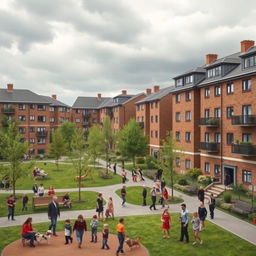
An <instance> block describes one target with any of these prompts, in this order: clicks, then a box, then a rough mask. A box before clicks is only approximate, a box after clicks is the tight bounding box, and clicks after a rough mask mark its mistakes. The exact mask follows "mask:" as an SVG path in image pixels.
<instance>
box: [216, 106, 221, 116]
mask: <svg viewBox="0 0 256 256" xmlns="http://www.w3.org/2000/svg"><path fill="white" fill-rule="evenodd" d="M220 115H221V111H220V108H215V109H214V117H215V118H220Z"/></svg>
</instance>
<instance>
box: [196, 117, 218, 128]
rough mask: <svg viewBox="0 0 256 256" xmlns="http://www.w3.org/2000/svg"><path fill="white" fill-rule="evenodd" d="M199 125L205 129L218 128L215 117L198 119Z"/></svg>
mask: <svg viewBox="0 0 256 256" xmlns="http://www.w3.org/2000/svg"><path fill="white" fill-rule="evenodd" d="M199 124H200V125H203V126H207V127H218V126H219V118H217V117H202V118H200V122H199Z"/></svg>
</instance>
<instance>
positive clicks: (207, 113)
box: [204, 108, 210, 118]
mask: <svg viewBox="0 0 256 256" xmlns="http://www.w3.org/2000/svg"><path fill="white" fill-rule="evenodd" d="M204 117H205V118H210V109H208V108H207V109H205V110H204Z"/></svg>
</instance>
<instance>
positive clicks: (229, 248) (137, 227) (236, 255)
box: [0, 214, 256, 256]
mask: <svg viewBox="0 0 256 256" xmlns="http://www.w3.org/2000/svg"><path fill="white" fill-rule="evenodd" d="M178 219H179V215H178V214H172V225H171V238H170V239H163V238H162V232H161V222H160V216H159V215H149V216H133V217H126V218H125V226H126V233H127V235H128V236H130V237H136V236H141V238H142V239H141V242H142V244H143V245H144V246H145V247H147V248H148V250H149V253H150V256H165V255H169V254H173V255H175V256H184V255H195V256H205V255H207V256H216V255H218V256H224V255H225V256H240V255H245V256H254V255H255V250H256V246H254V245H252V244H250V243H248V242H246V241H244V240H242V239H240V238H238V237H237V236H235V235H233V234H232V233H230V232H228V231H226V230H223V229H222V228H219V227H218V226H216V225H214V224H212V223H210V222H208V221H206V230H205V231H203V232H201V233H200V236H201V238H202V239H203V240H204V243H203V245H200V246H199V245H197V246H193V245H192V242H193V238H192V229H191V225H189V236H190V241H191V242H190V243H189V244H183V243H179V242H176V241H177V239H179V234H180V224H179V221H178ZM88 222H89V220H87V223H88ZM72 223H74V221H72ZM108 223H109V226H110V232H111V233H114V234H115V233H116V232H115V226H116V224H117V220H114V221H113V220H109V221H108ZM48 225H49V223H48V222H47V223H40V224H35V225H33V226H34V228H36V229H37V230H38V231H39V232H45V231H46V230H47V228H48ZM63 225H64V223H63V222H58V224H57V230H61V231H62V230H63ZM88 226H89V225H88ZM20 229H21V227H20V226H16V227H8V228H1V229H0V237H4V238H5V239H1V240H0V249H1V250H2V249H3V248H4V247H5V246H6V245H8V244H9V243H11V242H12V241H15V240H17V239H19V238H20ZM98 230H99V231H101V230H102V222H101V223H100V227H99V229H98ZM6 234H8V236H7V235H6ZM86 235H89V234H86ZM63 242H64V237H63ZM87 246H90V245H89V244H88V245H87Z"/></svg>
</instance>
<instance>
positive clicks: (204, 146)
mask: <svg viewBox="0 0 256 256" xmlns="http://www.w3.org/2000/svg"><path fill="white" fill-rule="evenodd" d="M199 147H200V150H204V151H207V152H219V143H217V142H200V146H199Z"/></svg>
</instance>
